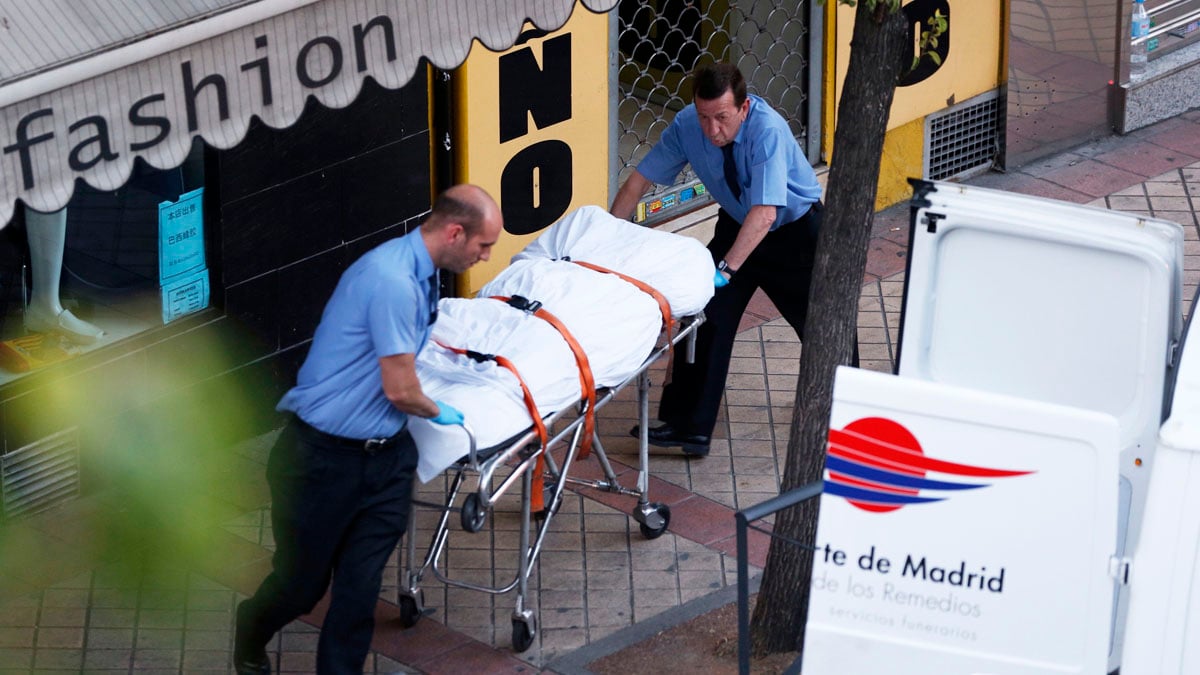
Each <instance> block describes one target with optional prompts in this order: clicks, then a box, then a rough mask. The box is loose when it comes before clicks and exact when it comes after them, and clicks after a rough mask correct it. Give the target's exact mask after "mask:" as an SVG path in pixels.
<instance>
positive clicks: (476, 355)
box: [466, 349, 496, 363]
mask: <svg viewBox="0 0 1200 675" xmlns="http://www.w3.org/2000/svg"><path fill="white" fill-rule="evenodd" d="M466 354H467V356H468V357H469V358H471V359H472V360H474V361H475V363H483V362H485V361H495V360H496V355H495V354H484V353H483V352H477V351H474V350H472V349H468V350H466Z"/></svg>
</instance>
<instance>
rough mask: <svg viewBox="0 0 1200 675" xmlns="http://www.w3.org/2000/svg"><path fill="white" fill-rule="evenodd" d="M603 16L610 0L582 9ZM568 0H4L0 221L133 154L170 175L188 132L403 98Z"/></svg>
mask: <svg viewBox="0 0 1200 675" xmlns="http://www.w3.org/2000/svg"><path fill="white" fill-rule="evenodd" d="M578 4H579V6H580V7H586V8H587V9H588V10H591V11H596V12H604V11H608V10H610V9H612V8H613V7H614V6H616V4H617V0H579V3H578ZM575 8H576V2H575V0H158V1H156V2H153V3H149V2H145V1H144V0H38V2H30V1H28V0H0V35H3V37H4V39H3V40H0V189H3V195H2V196H0V227H3V226H4V224H5V223H7V222H8V221H9V219H10V218H11V217H12V214H13V211H14V210H15V208H16V207H17V201H18V200H20V201H21V202H23V203H25V204H27V205H28V206H30V207H32V208H34V209H37V210H39V211H54V210H57V209H59V208H62V207H63V206H65V205H66V204H67V202H68V201H69V200H70V198H71V194H72V192H73V190H74V183H75V180H76V179H82V180H84V181H85V182H87V183H88V184H90V185H92V186H93V187H95V188H97V189H100V190H115V189H117V188H118V187H120V186H121V185H123V184H124V183H125V181H126V179H127V178H128V177H129V174H130V171H131V170H132V168H133V162H134V159H135V158H136V157H142V158H144V159H145V160H146V161H147V162H148V163H149V164H150V165H152V166H154V167H158V168H164V169H165V168H171V167H174V166H177V165H179V164H180V163H181V162H182V161H183V159H184V157H185V156H186V155H187V152H188V150H189V148H190V147H191V144H192V139H193V138H194V137H196V136H199V137H201V138H203V139H204V140H205V141H206V142H207V143H209V144H210V145H213V146H215V147H217V148H229V147H232V146H234V145H237V143H238V142H240V141H241V140H242V138H243V137H244V136H245V134H246V130H247V128H248V127H249V124H250V120H251V118H252V117H258V118H260V119H261V120H262V121H263V122H265V123H266V124H268V125H270V126H272V127H275V128H282V127H287V126H289V125H291V124H292V123H293V122H295V121H296V119H297V118H298V117H299V116H300V113H301V111H303V109H304V104H305V101H306V100H307V99H308V97H309V96H312V97H315V98H316V99H317V100H318V101H320V102H321V103H322V104H324V105H326V106H328V107H331V108H340V107H343V106H346V105H348V104H349V103H350V102H351V101H353V100H354V98H355V97H356V96H357V95H358V92H359V90H360V88H361V87H362V82H363V78H366V77H371V78H373V79H375V80H376V81H378V82H379V83H380V84H382V85H383V86H385V87H389V88H398V87H401V86H403V85H404V84H405V83H407V82H408V81H409V79H410V78H411V77H412V76H413V74H414V72H415V71H416V68H417V67H418V66H419V64H420V62H421V58H422V57H424V58H427V59H428V60H429V61H430V62H432V63H433V64H434V65H435V66H437V67H439V68H445V69H449V68H453V67H456V66H458V65H459V64H461V63H462V62H463V60H464V59H466V57H467V53H468V52H469V51H470V49H471V43H472V40H473V39H476V38H478V39H479V41H480V42H482V43H483V44H484V45H485V46H486V47H488V48H489V49H494V50H504V49H507V48H509V47H511V46H512V45H513V43H514V42H515V41H516V39H517V37H518V35H519V34H520V32H521V28H522V26H523V24H524V22H525V21H526V20H528V21H530V22H532V23H533V24H534V25H535V26H537V27H538V28H541V29H544V30H555V29H557V28H559V27H561V26H562V25H563V24H564V23H565V22H566V21H567V19H568V18H569V17H570V15H571V12H572V11H573V10H575Z"/></svg>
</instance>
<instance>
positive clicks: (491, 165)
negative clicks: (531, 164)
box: [435, 3, 609, 296]
mask: <svg viewBox="0 0 1200 675" xmlns="http://www.w3.org/2000/svg"><path fill="white" fill-rule="evenodd" d="M608 21H609V18H608V16H607V15H605V14H595V13H593V12H590V11H588V10H587V9H586V8H584V7H583V5H581V4H579V3H576V7H575V10H574V13H573V14H572V15H571V19H570V20H569V21H568V22H567V23H566V25H564V26H563V27H562V28H561V29H559V30H557V31H554V32H553V33H547V34H541V33H540V31H533V30H532V29H533V28H534V27H533V26H532V25H530V24H526V25H525V30H526V31H530V32H529V33H528V38H527V39H526V40H524V41H521V40H518V43H517V44H516V45H514V46H513V47H512V49H509V50H508V51H505V52H499V53H497V52H492V51H489V50H488V49H486V48H484V47H483V46H482V45H480V44H479V43H478V42H476V43H475V45H474V46H473V47H472V49H471V53H470V55H469V56H468V57H467V60H466V62H465V63H464V64H463V65H462V66H461V67H460V68H458V70H456V71H455V73H454V75H455V77H454V111H453V115H454V119H455V133H454V156H455V180H456V182H459V183H475V184H476V185H479V186H481V187H483V188H484V189H486V190H487V191H488V192H489V193H491V194H492V195H493V196H494V197H495V198H496V201H497V202H499V204H500V207H501V209H502V210H504V209H505V204H506V202H514V203H515V202H516V201H520V202H521V203H527V202H528V201H529V199H530V196H531V195H530V194H528V190H527V186H528V182H529V180H530V179H531V180H532V201H533V206H534V207H536V208H539V209H540V212H539V217H540V218H542V219H548V220H550V221H551V222H553V221H557V220H558V218H559V217H561V216H562V215H565V214H566V213H568V212H570V211H572V210H574V209H576V208H578V207H580V206H584V205H587V204H596V205H600V206H605V207H607V200H608V168H609V156H608V155H609V152H608V149H609V144H608V138H609V128H608V108H609V106H608V78H609V73H608ZM564 37H567V38H569V40H568V41H569V45H570V52H569V53H570V63H571V68H570V81H569V83H567V85H566V86H565V87H560V86H559V85H560V84H561V81H560V80H555V79H553V78H547V79H546V80H545V86H544V87H543V86H541V81H540V80H539V84H538V86H537V89H536V92H535V94H536V95H537V96H552V97H565V100H569V101H570V115H569V117H568V118H567V119H562V120H554V121H553V122H552V123H547V124H545V126H544V127H543V128H539V125H538V121H537V115H536V114H534V113H532V112H527V113H526V119H527V123H526V125H525V128H526V132H525V133H524V135H521V136H519V137H517V138H509V139H506V140H503V141H502V140H501V122H500V119H499V117H500V115H501V112H500V110H501V108H502V107H503V104H505V103H507V104H509V107H508V109H509V110H511V109H512V104H513V102H512V101H509V102H502V101H500V96H501V82H500V79H501V76H502V74H501V65H500V64H501V59H504V58H505V57H506V56H510V55H513V54H516V53H517V52H523V51H525V50H532V56H533V58H535V59H536V60H537V64H538V66H539V67H540V68H541V69H542V70H543V71H544V72H550V71H551V70H553V68H550V69H549V70H547V66H548V65H549V64H547V63H546V58H547V54H555V53H559V52H557V51H555V48H559V47H562V45H564V44H566V41H563V40H560V39H561V38H564ZM555 40H559V41H558V42H554V44H553V45H551V46H549V47H548V46H547V43H551V42H552V41H555ZM522 56H526V57H527V56H528V55H527V54H525V55H522ZM559 100H560V101H561V100H564V99H563V98H560V99H559ZM516 103H517V104H520V103H522V102H520V101H518V102H516ZM435 142H436V141H435ZM564 144H565V148H564ZM543 150H544V151H545V152H543ZM531 153H532V154H531ZM535 155H538V156H552V157H555V158H558V159H559V160H561V161H558V162H557V163H555V164H553V165H552V166H554V167H556V169H555V173H556V174H558V175H555V176H543V175H542V170H541V168H540V167H539V168H536V169H534V170H532V171H527V170H526V168H525V167H526V165H527V162H528V160H529V158H530V157H532V156H535ZM541 166H543V167H548V166H551V165H550V164H543V165H541ZM563 169H565V170H566V172H569V174H570V180H569V191H570V194H569V200H566V197H567V196H568V195H565V194H564V193H563V190H561V189H558V188H553V189H551V188H547V189H545V190H543V187H544V184H545V183H546V182H547V181H555V180H558V181H563V180H565V178H564V175H563ZM506 170H508V171H509V174H508V178H509V180H508V181H507V182H506V181H505V180H504V178H505V172H506ZM513 178H517V179H518V180H512V179H513ZM559 199H563V200H564V203H562V204H559V203H558V202H557V201H555V202H553V203H552V204H549V202H550V200H559ZM548 204H549V205H548ZM510 206H511V204H510ZM560 207H561V208H560ZM559 211H561V213H559ZM511 220H512V219H511V218H507V217H506V222H505V224H504V228H505V231H504V232H503V233H502V234H501V237H500V240H499V241H498V242H497V243H496V246H495V247H494V248H493V250H492V255H491V259H490V260H489V261H487V262H484V263H479V264H478V265H476V266H474V267H472V268H471V269H470V270H468V271H467V273H466V274H463V275H460V277H459V285H458V287H459V292H460V294H461V295H466V296H469V295H473V294H475V293H476V292H477V291H478V290H479V289H480V288H482V287H483V286H484V284H486V283H487V282H489V281H491V280H492V279H493V278H494V277H495V276H496V275H497V274H498V273H499V272H500V271H501V270H503V269H504V268H505V267H507V266H508V264H509V260H510V258H512V256H513V255H514V254H515V253H517V252H518V251H520V250H521V249H522V248H524V247H525V246H526V244H528V243H529V242H530V241H532V240H533V239H534V238H535V237H537V235H538V234H539V233H540V229H539V230H537V231H531V230H532V229H533V228H534V227H536V226H537V225H538V223H529V222H509V221H511ZM549 224H550V223H549V222H547V223H541V227H544V226H545V225H549Z"/></svg>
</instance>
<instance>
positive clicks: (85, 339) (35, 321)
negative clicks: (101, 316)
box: [25, 305, 104, 345]
mask: <svg viewBox="0 0 1200 675" xmlns="http://www.w3.org/2000/svg"><path fill="white" fill-rule="evenodd" d="M25 329H26V330H28V331H30V332H33V333H58V334H59V335H62V336H63V337H65V338H66V339H67V340H69V341H71V342H74V343H75V344H77V345H90V344H95V342H96V341H97V340H99V339H100V338H102V337H104V330H103V329H101V328H99V327H97V326H94V325H92V324H90V323H88V322H86V321H84V320H82V319H80V318H78V317H76V316H75V315H74V314H72V313H71V310H69V309H64V310H63V311H61V312H59V313H58V316H50V315H49V314H48V313H45V312H42V311H41V310H39V309H37V308H36V307H34V306H33V305H30V306H29V307H26V308H25Z"/></svg>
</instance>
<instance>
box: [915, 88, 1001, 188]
mask: <svg viewBox="0 0 1200 675" xmlns="http://www.w3.org/2000/svg"><path fill="white" fill-rule="evenodd" d="M1000 124H1001V118H1000V92H999V91H990V92H987V93H984V94H980V95H979V96H976V97H974V98H972V99H970V100H968V101H964V102H963V103H960V104H958V105H955V106H952V107H950V108H947V109H945V110H942V111H939V112H937V113H934V114H932V115H930V116H929V117H927V118H925V171H924V173H925V178H927V179H929V180H944V179H947V178H958V177H963V176H966V175H968V174H971V173H975V172H977V171H978V170H980V169H985V168H988V167H990V166H992V164H993V163H994V162H995V161H996V156H997V154H998V153H999V151H1000Z"/></svg>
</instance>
